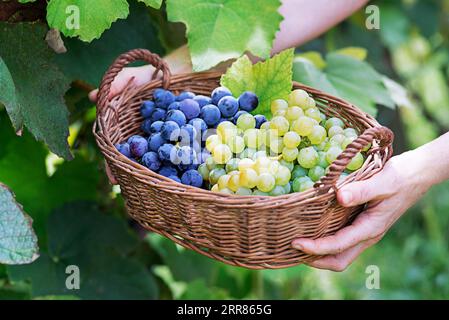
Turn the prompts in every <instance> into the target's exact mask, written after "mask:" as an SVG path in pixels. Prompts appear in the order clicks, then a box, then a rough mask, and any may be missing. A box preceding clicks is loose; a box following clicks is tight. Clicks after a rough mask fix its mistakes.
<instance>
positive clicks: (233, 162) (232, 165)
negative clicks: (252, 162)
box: [226, 158, 240, 173]
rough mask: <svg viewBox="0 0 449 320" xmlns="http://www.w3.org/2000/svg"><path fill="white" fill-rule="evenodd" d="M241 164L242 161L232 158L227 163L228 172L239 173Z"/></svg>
mask: <svg viewBox="0 0 449 320" xmlns="http://www.w3.org/2000/svg"><path fill="white" fill-rule="evenodd" d="M239 162H240V159H238V158H232V159H229V161H228V162H226V172H228V173H229V172H232V171H238V170H239Z"/></svg>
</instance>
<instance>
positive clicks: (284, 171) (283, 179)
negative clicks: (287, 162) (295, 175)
mask: <svg viewBox="0 0 449 320" xmlns="http://www.w3.org/2000/svg"><path fill="white" fill-rule="evenodd" d="M291 177H292V174H291V172H290V170H289V169H288V168H287V167H284V166H279V169H278V170H277V172H276V176H275V179H276V184H277V185H280V186H283V185H285V184H286V183H288V182H289V181H290V178H291Z"/></svg>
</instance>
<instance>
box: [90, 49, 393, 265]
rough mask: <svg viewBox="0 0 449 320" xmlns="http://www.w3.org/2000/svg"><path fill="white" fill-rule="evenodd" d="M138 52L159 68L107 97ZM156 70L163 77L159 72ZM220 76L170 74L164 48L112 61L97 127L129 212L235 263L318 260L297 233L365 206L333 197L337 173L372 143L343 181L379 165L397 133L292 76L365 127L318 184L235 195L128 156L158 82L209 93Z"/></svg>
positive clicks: (319, 230) (331, 225)
mask: <svg viewBox="0 0 449 320" xmlns="http://www.w3.org/2000/svg"><path fill="white" fill-rule="evenodd" d="M137 60H143V61H146V62H148V63H150V64H152V65H153V66H154V67H155V68H156V72H155V74H154V78H153V81H151V82H150V83H148V84H146V85H143V86H140V87H135V86H132V85H131V83H130V84H129V85H128V86H127V87H126V89H125V90H124V91H123V92H122V93H121V94H120V95H118V96H116V97H114V98H113V99H109V95H110V88H111V83H112V81H113V80H114V78H115V77H116V76H117V74H118V73H119V72H120V71H121V70H122V69H123V68H124V67H125V66H126V65H127V64H129V63H131V62H134V61H137ZM159 72H162V80H156V74H157V73H159ZM219 80H220V74H219V73H216V72H207V73H193V74H183V75H176V76H171V74H170V71H169V69H168V67H167V65H166V63H165V62H164V61H163V60H162V59H161V58H160V57H159V56H157V55H155V54H152V53H151V52H149V51H147V50H143V49H137V50H133V51H130V52H128V53H126V54H123V55H121V56H120V57H119V58H118V59H117V60H116V61H115V62H114V63H113V65H112V66H111V67H110V68H109V70H108V71H107V73H106V74H105V76H104V78H103V81H102V84H101V86H100V92H99V101H98V114H97V120H96V123H95V125H94V134H95V137H96V140H97V143H98V145H99V147H100V149H101V152H102V153H103V155H104V157H105V158H106V161H107V164H108V165H109V167H110V169H111V172H112V174H113V175H114V176H115V178H116V179H117V181H118V183H119V184H120V187H121V191H122V194H123V197H124V198H125V200H126V207H127V210H128V213H129V214H130V215H131V217H132V218H134V219H135V220H137V221H138V222H139V223H140V224H141V225H142V226H143V227H145V228H146V229H148V230H150V231H153V232H156V233H159V234H161V235H163V236H165V237H167V238H169V239H171V240H173V241H174V242H176V243H178V244H180V245H181V246H183V247H186V248H189V249H193V250H195V251H197V252H199V253H201V254H203V255H206V256H208V257H211V258H214V259H216V260H219V261H222V262H224V263H227V264H230V265H234V266H241V267H246V268H251V269H274V268H285V267H290V266H294V265H297V264H301V263H304V262H309V261H311V260H313V259H314V258H316V257H314V256H311V255H308V254H305V253H303V252H301V251H298V250H296V249H293V248H292V246H291V242H292V240H293V239H295V238H298V237H308V238H314V239H315V238H320V237H324V236H328V235H332V234H334V233H335V232H336V231H338V230H339V229H341V228H342V227H344V226H345V225H347V224H348V223H350V222H351V220H352V219H353V218H354V217H355V215H357V214H358V213H360V212H361V211H362V210H363V206H357V207H353V208H344V207H342V206H340V205H339V204H338V203H337V202H336V196H335V191H336V188H339V187H341V185H342V184H341V183H338V178H339V176H340V174H341V173H342V172H343V170H344V169H345V167H346V165H347V164H348V163H349V162H350V160H351V158H352V157H353V156H354V155H355V154H356V153H357V152H359V151H360V150H361V149H362V148H364V147H365V146H367V145H369V144H372V147H371V149H370V151H369V152H368V157H367V159H366V161H365V163H364V165H363V166H362V168H361V169H359V170H358V171H356V172H354V173H352V174H351V175H349V176H348V177H347V178H346V179H345V180H344V182H343V183H348V182H352V181H357V180H363V179H367V178H369V177H371V176H372V175H374V174H376V173H377V172H379V171H380V170H381V169H382V168H383V166H384V164H385V162H386V161H387V160H388V159H389V158H390V157H391V155H392V141H393V133H392V132H391V131H390V130H389V129H388V128H385V127H382V126H380V125H379V123H378V122H377V121H376V120H375V119H373V118H372V117H371V116H369V115H367V114H366V113H364V112H362V111H360V110H359V109H358V108H356V107H354V106H353V105H351V104H350V103H348V102H346V101H343V100H341V99H339V98H336V97H333V96H331V95H328V94H326V93H323V92H321V91H319V90H316V89H313V88H310V87H307V86H304V85H301V84H299V83H294V84H293V87H294V89H298V88H299V89H304V90H306V91H307V92H308V93H309V94H310V95H311V96H312V97H313V98H314V99H315V100H316V101H317V105H318V106H319V108H320V109H321V111H322V112H324V113H325V114H326V115H328V116H337V117H339V118H341V119H342V120H343V121H344V122H345V123H346V124H347V125H350V126H352V127H354V128H356V129H358V130H359V132H363V133H362V134H361V135H360V136H359V137H358V138H357V139H356V140H355V141H354V142H353V143H351V144H350V145H349V146H348V147H347V149H346V150H345V151H344V152H343V153H342V154H341V155H340V156H339V157H338V159H337V160H336V161H335V162H334V163H333V164H332V165H331V167H330V171H329V173H328V174H327V176H325V177H324V178H323V179H322V180H321V181H320V182H318V183H317V184H316V185H315V187H314V188H313V189H311V190H309V191H306V192H302V193H293V194H289V195H284V196H279V197H262V196H235V195H231V196H230V195H224V194H219V193H213V192H211V191H208V190H203V189H199V188H195V187H190V186H185V185H182V184H180V183H177V182H174V181H172V180H170V179H168V178H165V177H163V176H161V175H159V174H157V173H155V172H152V171H150V170H149V169H147V168H145V167H143V166H142V165H140V164H138V163H135V162H133V161H131V160H129V159H127V158H126V157H125V156H123V155H121V154H120V153H119V152H118V151H117V150H116V148H115V147H114V145H115V144H116V143H119V142H122V141H124V140H126V139H127V138H129V137H130V136H131V135H134V134H139V133H141V131H140V130H141V129H140V124H141V122H142V118H141V116H140V112H139V108H140V105H141V104H142V102H143V101H144V100H148V99H151V98H152V93H153V90H154V89H156V88H159V87H164V88H166V89H170V90H172V91H174V92H175V93H179V92H181V91H184V90H190V91H192V92H194V93H196V94H205V95H208V94H210V93H211V91H212V90H213V89H214V88H216V87H217V86H219ZM356 80H357V79H354V81H356Z"/></svg>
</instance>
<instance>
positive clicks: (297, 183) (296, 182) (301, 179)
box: [292, 176, 313, 192]
mask: <svg viewBox="0 0 449 320" xmlns="http://www.w3.org/2000/svg"><path fill="white" fill-rule="evenodd" d="M309 182H312V183H313V181H312V180H311V179H310V178H309V177H307V176H306V177H298V178H296V179H294V180H293V183H292V189H293V192H300V191H301V185H302V184H304V183H309Z"/></svg>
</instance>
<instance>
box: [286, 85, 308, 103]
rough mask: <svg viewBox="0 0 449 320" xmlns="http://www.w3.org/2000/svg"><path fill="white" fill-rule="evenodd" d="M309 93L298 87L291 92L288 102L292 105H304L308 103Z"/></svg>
mask: <svg viewBox="0 0 449 320" xmlns="http://www.w3.org/2000/svg"><path fill="white" fill-rule="evenodd" d="M308 98H309V94H308V93H307V92H306V91H304V90H301V89H296V90H293V91H292V92H290V95H289V97H288V103H289V105H290V106H299V107H304V106H305V105H306V104H307V99H308Z"/></svg>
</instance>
